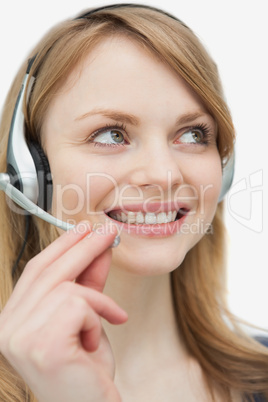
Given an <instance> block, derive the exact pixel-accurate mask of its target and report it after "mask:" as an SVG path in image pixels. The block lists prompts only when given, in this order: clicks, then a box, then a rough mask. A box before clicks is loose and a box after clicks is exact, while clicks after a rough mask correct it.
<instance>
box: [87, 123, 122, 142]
mask: <svg viewBox="0 0 268 402" xmlns="http://www.w3.org/2000/svg"><path fill="white" fill-rule="evenodd" d="M123 131H124V127H120V128H117V127H114V126H113V127H108V126H107V127H104V128H101V129H100V130H98V131H96V132H95V133H93V134H92V136H91V137H90V139H89V141H90V142H92V143H94V145H103V146H105V145H107V146H109V145H112V146H113V145H114V146H116V145H125V144H126V143H127V142H126V140H125V134H124V132H123Z"/></svg>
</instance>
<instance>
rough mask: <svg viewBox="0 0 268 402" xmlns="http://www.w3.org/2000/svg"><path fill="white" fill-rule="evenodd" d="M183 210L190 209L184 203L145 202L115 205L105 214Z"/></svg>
mask: <svg viewBox="0 0 268 402" xmlns="http://www.w3.org/2000/svg"><path fill="white" fill-rule="evenodd" d="M181 209H183V210H184V211H187V212H188V211H189V210H190V208H189V206H188V205H186V204H185V203H181V202H171V201H170V202H168V201H167V202H149V201H148V202H146V201H144V202H143V203H139V204H126V205H117V206H114V207H113V208H110V209H107V210H105V213H106V214H109V213H111V212H113V213H116V212H125V213H128V212H143V213H147V212H149V213H150V212H151V213H152V212H153V213H160V212H169V211H179V210H181Z"/></svg>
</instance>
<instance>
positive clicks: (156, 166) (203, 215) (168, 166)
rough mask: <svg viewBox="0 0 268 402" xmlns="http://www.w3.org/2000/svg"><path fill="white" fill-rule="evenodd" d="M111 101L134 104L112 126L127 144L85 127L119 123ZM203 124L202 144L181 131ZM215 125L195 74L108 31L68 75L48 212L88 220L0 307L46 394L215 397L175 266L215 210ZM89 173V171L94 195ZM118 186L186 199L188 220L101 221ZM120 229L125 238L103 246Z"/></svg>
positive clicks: (15, 360)
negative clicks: (189, 340)
mask: <svg viewBox="0 0 268 402" xmlns="http://www.w3.org/2000/svg"><path fill="white" fill-rule="evenodd" d="M100 109H102V110H103V109H105V110H106V111H107V109H109V110H110V109H113V110H116V112H117V117H116V118H115V115H114V113H113V118H112V117H111V116H110V117H107V112H105V113H104V112H101V113H99V111H100ZM96 111H98V113H96ZM119 111H120V113H121V114H122V113H123V114H124V115H126V114H128V115H131V116H132V122H130V121H127V122H124V123H126V124H125V126H124V129H120V133H121V134H123V136H124V138H125V139H126V144H125V146H122V145H119V146H107V145H102V146H100V145H96V142H97V141H100V140H101V138H103V137H100V136H97V137H96V136H95V138H94V140H93V138H92V134H93V133H96V130H99V129H101V128H103V127H105V126H106V125H107V124H109V125H114V124H122V116H121V117H119V113H118V112H119ZM189 113H190V114H191V116H192V117H191V119H190V120H189V117H188V121H187V123H185V122H182V117H183V116H185V114H189ZM196 113H198V114H199V115H200V116H199V117H196V116H195V117H194V116H193V115H194V114H196ZM133 119H135V124H133ZM178 120H180V121H178ZM197 124H203V125H204V124H205V125H206V126H208V127H209V132H210V137H209V138H210V139H209V142H208V144H207V145H201V144H200V143H197V144H196V143H194V144H193V143H192V142H191V141H190V142H189V136H188V134H187V135H186V133H188V132H189V129H190V128H192V127H193V126H196V125H197ZM102 134H103V133H102ZM216 135H217V132H216V124H215V122H214V120H213V118H212V117H211V116H210V115H209V114H208V113H207V111H206V109H205V108H204V106H203V104H202V102H201V100H200V99H199V98H198V97H197V96H196V94H195V93H194V92H193V91H192V90H191V89H190V87H189V86H188V85H187V84H186V83H185V82H184V81H183V80H182V79H181V78H180V77H178V76H177V75H176V74H175V73H174V72H173V71H171V70H170V69H169V67H167V66H166V65H164V64H163V63H162V62H160V61H159V60H157V59H156V58H155V57H152V55H150V54H149V53H148V52H146V51H145V50H144V49H141V48H140V47H139V45H137V44H136V43H133V42H131V41H130V40H129V39H126V38H124V37H114V38H110V39H106V40H103V42H102V43H101V44H100V45H98V46H97V47H96V48H95V49H94V50H93V51H92V52H91V54H89V55H88V56H87V57H86V58H85V60H84V61H83V63H82V64H80V65H79V66H77V67H76V69H75V70H74V71H73V72H72V73H71V75H70V76H69V77H67V79H66V81H65V83H64V85H63V87H62V88H61V90H60V91H59V93H58V94H57V95H56V96H55V98H54V100H53V102H52V103H51V104H50V106H49V108H48V111H47V114H46V116H45V120H44V124H43V128H42V139H43V144H44V148H45V150H46V152H47V155H48V159H49V162H50V166H51V171H52V175H53V185H54V197H53V206H52V213H53V214H54V215H55V216H58V217H59V218H60V219H63V220H73V221H74V222H76V223H78V222H80V221H82V223H80V225H78V226H77V227H76V228H75V229H73V230H72V231H70V232H69V233H65V234H63V235H62V236H60V237H59V239H57V240H56V241H55V242H54V243H52V244H51V245H50V246H49V247H48V248H47V249H46V250H44V251H43V252H42V253H41V254H40V255H38V256H36V257H35V258H34V259H33V260H31V261H30V262H29V263H28V264H27V266H26V269H25V271H24V273H23V275H22V277H21V278H20V280H19V282H18V284H17V286H16V288H15V291H14V292H13V294H12V297H11V298H10V300H9V302H8V304H7V306H6V308H5V310H4V312H3V313H2V314H1V318H0V328H1V331H0V347H1V351H2V352H3V354H4V355H5V356H6V357H7V358H8V360H9V361H10V362H11V364H13V366H14V367H16V369H17V371H18V372H19V373H20V374H21V375H22V376H23V378H24V379H25V381H26V382H27V383H28V384H29V386H30V387H31V388H32V390H33V392H34V393H35V394H36V396H37V397H38V398H39V400H40V401H44V402H45V401H51V400H57V401H64V402H69V401H77V400H79V401H87V402H88V401H94V402H95V401H113V402H117V401H120V400H121V398H122V400H123V401H124V402H125V401H127V402H129V401H137V400H148V401H154V402H157V401H163V400H167V401H178V400H187V401H188V402H193V401H199V402H200V401H208V400H209V399H208V395H207V391H206V388H205V384H204V380H203V377H202V371H201V369H200V367H199V365H198V363H197V362H196V361H194V360H193V359H191V358H190V356H188V354H187V351H186V350H185V348H184V346H183V344H182V342H181V340H180V337H179V336H178V335H179V334H178V328H177V326H176V321H175V316H174V311H173V306H172V297H171V289H170V280H169V274H170V272H171V271H173V270H174V269H176V268H177V267H178V266H179V265H180V264H181V262H182V261H183V259H184V257H185V255H186V254H187V252H188V251H189V250H190V249H191V248H192V247H193V246H194V245H195V244H196V243H197V242H198V241H199V240H200V238H201V237H202V236H203V235H204V231H202V230H200V231H196V230H195V231H194V230H193V228H196V225H197V224H198V223H200V222H201V221H202V222H203V224H204V226H205V225H206V224H209V223H210V222H211V221H212V219H213V216H214V214H215V210H216V207H217V200H218V197H219V193H220V186H221V162H220V157H219V154H218V150H217V146H216ZM107 136H108V137H107ZM107 138H109V139H110V134H109V133H107V130H106V133H105V139H106V140H107ZM191 138H192V137H191ZM88 173H91V174H92V173H95V176H94V178H93V179H92V180H91V182H90V198H87V197H86V196H85V195H87V194H88V185H87V174H88ZM107 177H109V178H110V177H112V179H113V181H111V179H107ZM114 183H116V188H115V185H114ZM202 186H203V187H202ZM202 188H207V191H205V192H202ZM117 190H119V193H120V194H121V199H117V198H118V197H117V195H118V191H117ZM115 199H116V203H117V205H118V204H119V203H120V205H122V204H124V205H125V204H129V203H132V204H133V203H134V204H135V203H136V204H137V203H139V204H140V203H142V204H143V205H145V203H146V201H148V200H149V199H150V201H151V203H154V202H157V201H159V200H160V201H162V202H169V201H173V202H174V201H177V200H179V201H180V202H181V200H182V199H183V200H184V201H183V202H186V204H187V207H188V215H187V216H186V218H185V221H184V222H185V223H187V225H188V227H189V228H192V230H188V232H187V233H185V232H183V231H178V232H176V233H173V234H172V235H166V234H165V235H160V236H159V235H157V236H153V235H150V236H148V235H146V234H140V235H137V234H133V233H127V232H124V231H122V232H121V231H120V227H119V229H118V226H117V224H116V223H115V222H113V223H112V225H110V226H109V230H104V231H103V232H102V233H99V232H98V231H97V230H96V228H100V227H102V228H103V227H106V228H107V226H105V224H107V222H108V223H111V220H110V218H109V217H108V216H107V215H106V214H105V213H104V211H106V210H107V208H108V209H109V208H110V207H111V205H113V202H114V200H115ZM81 200H82V201H81ZM141 200H142V201H141ZM185 200H186V201H185ZM89 205H90V208H89ZM89 210H90V213H89V212H88V211H89ZM85 219H86V220H87V222H88V223H85V222H84V223H83V221H84V220H85ZM100 224H102V226H100ZM111 227H112V228H113V229H112V230H111ZM92 228H94V229H95V232H92ZM114 228H116V230H114ZM118 230H119V231H120V237H121V243H120V245H119V247H117V248H116V249H113V250H111V249H109V246H110V245H111V244H112V242H113V240H114V238H115V235H116V233H117V231H118ZM108 274H109V275H108ZM74 280H75V281H74ZM118 304H119V305H120V306H122V307H123V309H124V310H122V309H121V308H120V307H118ZM126 312H127V314H126ZM127 315H128V319H127ZM100 318H104V320H100ZM115 324H121V325H115ZM104 329H105V332H104ZM156 351H157V353H156ZM141 356H142V359H141ZM115 367H116V373H115ZM74 378H75V380H74ZM144 379H146V381H144ZM217 400H220V399H217Z"/></svg>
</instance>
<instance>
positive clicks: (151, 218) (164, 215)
mask: <svg viewBox="0 0 268 402" xmlns="http://www.w3.org/2000/svg"><path fill="white" fill-rule="evenodd" d="M187 212H188V210H187V209H185V208H180V209H179V211H176V210H174V211H167V212H159V213H154V212H142V211H138V212H134V211H126V212H122V211H119V210H117V211H111V212H109V213H108V216H109V217H110V218H112V219H114V220H116V221H118V222H122V223H127V224H131V225H144V224H145V225H157V224H165V223H170V222H175V221H177V220H179V219H181V218H182V217H183V216H185V215H186V214H187Z"/></svg>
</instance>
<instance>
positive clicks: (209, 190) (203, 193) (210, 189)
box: [199, 157, 222, 220]
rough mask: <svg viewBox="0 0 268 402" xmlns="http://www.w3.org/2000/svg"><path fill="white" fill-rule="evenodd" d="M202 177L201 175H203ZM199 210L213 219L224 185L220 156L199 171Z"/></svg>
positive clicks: (209, 218)
mask: <svg viewBox="0 0 268 402" xmlns="http://www.w3.org/2000/svg"><path fill="white" fill-rule="evenodd" d="M200 175H201V176H202V177H201V176H200ZM199 177H200V179H199V182H200V183H201V184H200V185H199V212H200V213H201V214H202V215H204V216H205V217H207V219H208V220H212V218H213V216H214V214H215V211H216V207H217V204H218V199H219V195H220V191H221V185H222V168H221V161H220V158H219V157H217V158H215V160H213V161H211V163H207V164H206V166H204V168H203V169H202V170H200V172H199Z"/></svg>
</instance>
